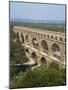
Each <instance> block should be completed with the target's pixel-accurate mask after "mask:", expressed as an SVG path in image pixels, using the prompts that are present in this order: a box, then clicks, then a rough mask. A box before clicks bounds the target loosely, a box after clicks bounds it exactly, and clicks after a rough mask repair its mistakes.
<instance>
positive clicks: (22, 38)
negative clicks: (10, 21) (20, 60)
mask: <svg viewBox="0 0 68 90" xmlns="http://www.w3.org/2000/svg"><path fill="white" fill-rule="evenodd" d="M21 41H22V43H24V35H23V34H22V33H21Z"/></svg>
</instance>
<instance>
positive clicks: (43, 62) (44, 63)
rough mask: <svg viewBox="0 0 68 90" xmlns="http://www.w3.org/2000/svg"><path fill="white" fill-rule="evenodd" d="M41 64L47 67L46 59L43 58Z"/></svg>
mask: <svg viewBox="0 0 68 90" xmlns="http://www.w3.org/2000/svg"><path fill="white" fill-rule="evenodd" d="M40 63H41V65H47V61H46V58H45V57H42V58H41V59H40Z"/></svg>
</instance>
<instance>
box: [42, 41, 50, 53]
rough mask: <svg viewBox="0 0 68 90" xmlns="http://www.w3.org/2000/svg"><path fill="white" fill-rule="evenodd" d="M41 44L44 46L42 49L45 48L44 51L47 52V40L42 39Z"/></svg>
mask: <svg viewBox="0 0 68 90" xmlns="http://www.w3.org/2000/svg"><path fill="white" fill-rule="evenodd" d="M41 46H42V49H43V51H44V52H45V50H48V44H47V41H45V40H42V41H41Z"/></svg>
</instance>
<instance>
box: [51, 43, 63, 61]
mask: <svg viewBox="0 0 68 90" xmlns="http://www.w3.org/2000/svg"><path fill="white" fill-rule="evenodd" d="M52 53H53V56H54V57H55V58H56V59H58V60H61V52H60V47H59V45H58V44H56V43H54V44H52Z"/></svg>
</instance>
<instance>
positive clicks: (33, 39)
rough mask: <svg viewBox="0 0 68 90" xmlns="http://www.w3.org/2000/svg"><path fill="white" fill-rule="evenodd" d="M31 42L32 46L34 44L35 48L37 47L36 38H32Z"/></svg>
mask: <svg viewBox="0 0 68 90" xmlns="http://www.w3.org/2000/svg"><path fill="white" fill-rule="evenodd" d="M32 44H33V46H34V47H35V48H37V47H38V41H37V39H36V38H32Z"/></svg>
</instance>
